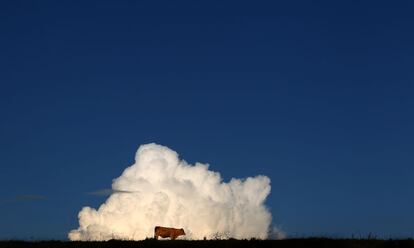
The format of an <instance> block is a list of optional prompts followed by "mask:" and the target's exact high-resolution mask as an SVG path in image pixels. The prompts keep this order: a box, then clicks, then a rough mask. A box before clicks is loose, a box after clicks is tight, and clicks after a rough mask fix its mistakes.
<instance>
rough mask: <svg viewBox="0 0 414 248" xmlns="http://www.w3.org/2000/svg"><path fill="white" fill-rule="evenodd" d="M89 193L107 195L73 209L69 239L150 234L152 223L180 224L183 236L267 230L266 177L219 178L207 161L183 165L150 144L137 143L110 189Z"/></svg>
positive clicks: (256, 234)
mask: <svg viewBox="0 0 414 248" xmlns="http://www.w3.org/2000/svg"><path fill="white" fill-rule="evenodd" d="M252 166H256V165H252ZM91 180H95V178H91ZM91 193H92V194H93V195H108V196H109V197H108V199H107V200H106V202H105V203H104V204H102V205H101V206H100V207H99V208H98V209H94V208H91V207H84V208H83V209H82V210H81V211H80V212H79V215H78V217H79V228H77V229H75V230H72V231H70V232H69V234H68V237H69V239H70V240H109V239H113V238H118V239H131V240H140V239H145V238H146V237H153V235H154V227H155V226H168V227H177V228H184V230H185V232H186V236H185V238H187V239H203V238H204V237H207V238H214V237H233V238H239V239H243V238H260V239H265V238H267V237H268V235H269V233H270V232H269V228H270V223H271V221H272V216H271V214H270V212H269V211H268V209H267V207H266V206H265V204H264V203H265V200H266V198H267V196H268V195H269V193H270V179H269V178H268V177H267V176H263V175H259V176H255V177H248V178H245V179H236V178H233V179H231V180H230V181H229V182H223V180H222V178H221V176H220V173H218V172H215V171H211V170H209V165H208V164H202V163H196V164H194V165H191V164H188V163H187V162H186V161H184V160H181V159H180V158H179V157H178V154H177V153H176V152H175V151H173V150H171V149H169V148H168V147H165V146H161V145H157V144H153V143H152V144H147V145H142V146H140V148H139V149H138V151H137V153H136V156H135V163H134V164H133V165H131V166H130V167H128V168H126V169H125V170H124V172H123V173H122V175H121V176H120V177H118V178H116V179H114V180H113V183H112V189H110V190H100V191H95V192H91Z"/></svg>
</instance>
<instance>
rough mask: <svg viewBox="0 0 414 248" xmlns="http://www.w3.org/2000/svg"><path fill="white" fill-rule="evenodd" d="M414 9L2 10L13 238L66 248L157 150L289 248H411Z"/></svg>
mask: <svg viewBox="0 0 414 248" xmlns="http://www.w3.org/2000/svg"><path fill="white" fill-rule="evenodd" d="M413 7H414V6H413V4H412V3H410V2H409V1H401V2H388V1H387V2H385V1H343V2H337V1H317V2H312V3H311V2H310V1H287V2H284V3H277V2H274V1H268V2H254V3H253V2H243V1H226V2H221V1H208V2H204V3H194V1H181V2H179V3H173V2H171V1H139V3H135V2H132V1H87V2H86V1H63V2H62V1H40V2H36V1H4V2H1V3H0V34H1V39H0V54H1V56H0V86H1V88H0V120H1V121H0V137H1V138H0V182H1V185H2V186H1V187H0V198H1V199H0V202H1V203H0V218H1V220H2V221H0V230H1V231H0V238H1V239H6V238H7V239H8V238H19V239H30V238H33V239H51V238H53V239H65V238H66V234H67V232H68V231H69V230H71V229H73V228H76V227H77V225H78V223H77V213H78V212H79V210H80V209H81V208H82V207H83V206H86V205H88V206H93V207H97V206H99V205H100V204H101V203H102V202H103V201H104V200H105V197H99V196H91V195H87V194H86V192H90V191H96V190H99V189H104V188H108V187H110V185H111V182H112V179H113V178H115V177H118V176H119V175H120V174H121V172H122V171H123V170H124V168H126V167H127V166H129V165H131V164H132V163H133V159H134V154H135V151H136V149H137V148H138V146H139V145H140V144H145V143H149V142H156V143H159V144H162V145H166V146H168V147H170V148H172V149H174V150H176V151H177V152H178V153H179V154H180V155H181V157H182V158H183V159H185V160H187V161H188V162H191V163H194V162H196V161H200V162H204V163H209V164H210V165H211V169H212V170H215V171H218V172H220V173H221V174H222V176H223V178H224V180H229V179H230V178H232V177H248V176H253V175H258V174H265V175H267V176H269V177H270V179H271V180H272V183H271V184H272V192H271V194H270V196H269V198H268V200H267V205H268V206H269V208H270V210H271V212H272V214H273V218H274V224H276V225H278V226H280V227H281V228H282V229H283V230H285V231H286V232H287V234H288V235H292V236H301V235H330V236H332V235H338V236H351V235H352V234H355V235H359V234H363V235H366V234H368V233H370V232H371V233H375V234H378V235H381V236H383V237H390V236H391V237H407V236H410V237H412V236H413V235H414V233H413V230H414V224H413V223H414V212H413V209H414V191H413V190H414V180H413V176H414V157H413V150H414V149H413V148H414V131H413V125H414V110H413V109H414V84H413V80H414V71H413V66H414V63H413V58H414V45H413V44H414V33H413V32H412V27H413V26H414V16H413V15H412V12H413V10H414V9H413Z"/></svg>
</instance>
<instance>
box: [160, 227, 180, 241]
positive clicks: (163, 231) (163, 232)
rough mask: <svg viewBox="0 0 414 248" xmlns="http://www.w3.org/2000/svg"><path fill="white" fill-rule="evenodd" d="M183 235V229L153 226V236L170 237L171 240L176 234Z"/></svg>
mask: <svg viewBox="0 0 414 248" xmlns="http://www.w3.org/2000/svg"><path fill="white" fill-rule="evenodd" d="M181 235H185V232H184V229H182V228H180V229H177V228H172V227H162V226H156V227H155V228H154V238H155V239H158V237H161V238H170V239H171V240H174V239H176V238H177V237H178V236H181Z"/></svg>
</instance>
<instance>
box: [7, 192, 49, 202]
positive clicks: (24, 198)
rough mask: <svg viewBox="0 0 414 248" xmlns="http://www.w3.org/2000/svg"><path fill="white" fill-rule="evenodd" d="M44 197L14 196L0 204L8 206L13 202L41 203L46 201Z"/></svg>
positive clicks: (30, 195)
mask: <svg viewBox="0 0 414 248" xmlns="http://www.w3.org/2000/svg"><path fill="white" fill-rule="evenodd" d="M46 199H47V198H46V196H44V195H34V194H28V195H16V196H14V197H11V198H5V199H3V200H0V204H1V205H4V204H10V203H15V202H24V201H43V200H46Z"/></svg>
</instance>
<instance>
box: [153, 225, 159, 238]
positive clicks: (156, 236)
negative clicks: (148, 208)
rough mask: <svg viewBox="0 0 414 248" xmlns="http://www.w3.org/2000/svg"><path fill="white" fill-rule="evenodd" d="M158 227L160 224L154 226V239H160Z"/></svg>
mask: <svg viewBox="0 0 414 248" xmlns="http://www.w3.org/2000/svg"><path fill="white" fill-rule="evenodd" d="M158 228H160V227H159V226H156V227H155V228H154V239H158V235H157V230H158Z"/></svg>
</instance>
